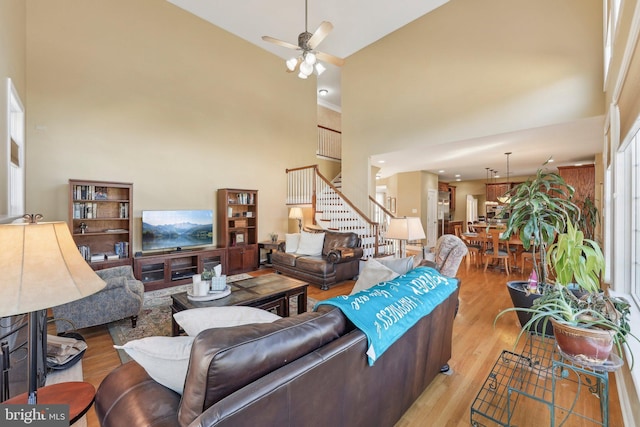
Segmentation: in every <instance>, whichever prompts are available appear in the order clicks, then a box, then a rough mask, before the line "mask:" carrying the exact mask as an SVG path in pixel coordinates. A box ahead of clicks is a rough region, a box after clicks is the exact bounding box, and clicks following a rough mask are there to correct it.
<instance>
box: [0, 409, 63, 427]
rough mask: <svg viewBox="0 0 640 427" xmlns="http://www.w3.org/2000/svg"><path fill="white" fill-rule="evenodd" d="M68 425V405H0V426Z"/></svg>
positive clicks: (37, 426)
mask: <svg viewBox="0 0 640 427" xmlns="http://www.w3.org/2000/svg"><path fill="white" fill-rule="evenodd" d="M17 426H22V427H24V426H33V427H68V426H69V405H0V427H17Z"/></svg>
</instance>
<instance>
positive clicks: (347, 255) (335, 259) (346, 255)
mask: <svg viewBox="0 0 640 427" xmlns="http://www.w3.org/2000/svg"><path fill="white" fill-rule="evenodd" d="M362 254H363V250H362V248H345V247H341V248H333V249H332V250H331V251H330V252H329V253H328V254H327V261H329V262H331V263H333V264H340V263H342V262H349V261H353V259H354V258H355V259H360V258H362Z"/></svg>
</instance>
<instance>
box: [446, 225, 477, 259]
mask: <svg viewBox="0 0 640 427" xmlns="http://www.w3.org/2000/svg"><path fill="white" fill-rule="evenodd" d="M453 234H455V235H456V237H458V238H459V239H460V240H462V241H463V242H464V244H465V245H466V246H467V250H468V253H467V256H466V257H465V258H466V264H467V270H468V269H469V266H470V265H471V261H472V260H473V261H474V264H475V265H476V267H477V266H478V265H479V262H480V258H481V257H482V245H481V244H480V243H479V242H475V241H470V240H469V237H468V236H465V235H463V234H462V225H461V224H456V225H454V226H453Z"/></svg>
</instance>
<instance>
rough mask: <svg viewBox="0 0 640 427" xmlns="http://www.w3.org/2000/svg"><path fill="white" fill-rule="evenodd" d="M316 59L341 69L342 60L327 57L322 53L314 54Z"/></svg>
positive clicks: (335, 57)
mask: <svg viewBox="0 0 640 427" xmlns="http://www.w3.org/2000/svg"><path fill="white" fill-rule="evenodd" d="M315 54H316V58H318V59H319V60H320V61H324V62H329V63H330V64H333V65H336V66H338V67H342V66H343V65H344V59H342V58H338V57H337V56H333V55H329V54H328V53H324V52H315Z"/></svg>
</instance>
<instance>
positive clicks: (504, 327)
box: [81, 265, 623, 427]
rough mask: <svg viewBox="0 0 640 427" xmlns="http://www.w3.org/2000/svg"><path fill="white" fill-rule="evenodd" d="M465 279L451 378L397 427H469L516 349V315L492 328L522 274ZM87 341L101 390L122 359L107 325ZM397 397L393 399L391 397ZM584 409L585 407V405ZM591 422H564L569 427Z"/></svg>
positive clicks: (89, 364) (91, 422)
mask: <svg viewBox="0 0 640 427" xmlns="http://www.w3.org/2000/svg"><path fill="white" fill-rule="evenodd" d="M270 272H271V270H268V269H267V270H259V271H257V272H256V274H265V273H270ZM458 277H459V278H460V279H461V281H462V284H461V289H460V308H459V311H458V315H457V317H456V319H455V322H454V329H453V357H452V359H451V361H450V363H449V364H450V366H451V368H452V369H453V374H452V375H439V376H438V377H437V378H436V379H435V380H434V381H433V383H432V384H431V385H430V386H429V387H428V388H427V389H426V390H425V391H424V393H423V394H422V395H421V396H420V398H419V399H418V400H417V401H416V402H415V403H414V404H413V406H412V407H411V408H410V409H409V410H408V411H407V412H406V413H405V415H404V416H403V417H402V419H401V420H400V421H399V422H398V423H397V426H398V427H409V426H416V427H418V426H420V427H425V426H438V427H442V426H447V427H452V426H469V425H470V407H471V404H472V402H473V400H474V398H475V397H476V394H477V393H478V391H479V390H480V388H481V387H482V384H483V383H484V380H485V378H486V377H487V375H488V374H489V372H490V370H491V367H492V366H493V364H494V362H495V360H496V359H497V358H498V356H499V355H500V353H501V352H502V350H503V349H511V348H512V346H513V342H514V338H515V336H516V335H517V332H518V330H519V325H518V324H517V320H516V316H515V314H513V315H511V314H510V315H507V316H504V318H502V319H501V320H500V321H499V322H498V324H497V326H496V328H495V329H494V328H493V320H494V317H495V315H496V314H497V313H498V312H499V311H500V310H502V309H504V308H507V307H510V306H511V300H510V298H509V294H508V292H507V290H506V286H505V283H506V281H507V280H522V279H523V277H522V276H520V275H519V274H518V273H516V274H511V276H510V277H509V278H507V276H506V275H505V274H504V273H500V272H498V271H491V270H488V271H487V272H486V273H485V272H483V271H482V268H475V267H474V266H471V267H470V269H469V270H468V271H466V269H465V267H464V265H463V266H462V267H461V268H460V271H459V274H458ZM353 284H354V282H352V281H348V282H344V283H343V284H341V285H339V286H336V287H333V288H331V289H330V290H328V291H321V290H320V289H319V288H317V287H314V286H310V287H309V297H311V298H315V299H318V300H322V299H327V298H331V297H333V296H335V295H341V294H348V293H349V292H350V291H351V288H352V287H353ZM81 332H82V334H83V335H84V337H85V338H86V339H87V343H88V349H87V352H86V354H85V357H84V359H83V371H84V378H85V381H88V382H90V383H92V384H93V385H94V386H96V388H97V387H98V386H99V385H100V382H101V381H102V379H103V378H104V377H105V376H106V375H107V374H108V373H109V372H110V371H111V370H113V369H114V368H115V367H117V366H118V365H120V359H119V357H118V354H117V352H116V350H115V349H113V347H112V346H113V342H112V341H111V337H110V335H109V332H108V331H107V328H106V326H98V327H94V328H87V329H84V330H82V331H81ZM609 394H610V397H609V402H610V405H609V412H610V417H609V425H610V426H622V425H623V422H622V415H621V413H620V405H619V403H618V394H617V390H616V387H615V379H614V376H613V375H610V383H609ZM390 398H393V396H390ZM528 401H530V399H521V403H519V405H528V404H529V403H528ZM529 405H530V406H531V408H528V407H525V408H523V410H527V420H526V424H522V423H519V424H518V427H527V426H531V427H534V426H535V427H539V426H545V425H549V421H548V418H547V417H548V416H547V415H545V411H544V410H540V408H539V406H540V405H539V404H538V405H535V404H529ZM583 406H584V405H583ZM599 410H600V409H599V407H598V406H597V405H595V406H594V407H591V408H586V409H585V408H582V411H585V412H588V411H593V412H592V413H593V414H596V415H593V417H594V418H596V419H597V418H599V415H597V414H599ZM87 421H88V426H89V427H98V426H99V423H98V421H97V417H96V415H95V412H94V410H93V408H92V409H91V410H90V411H89V413H88V414H87ZM582 425H591V424H583V423H579V424H576V423H574V424H565V427H573V426H582Z"/></svg>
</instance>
